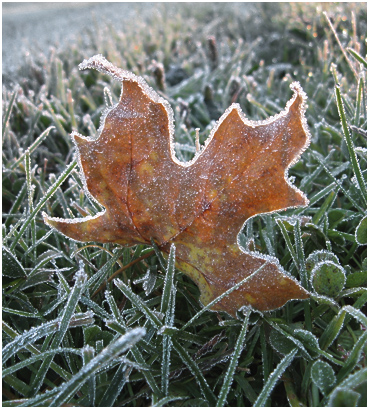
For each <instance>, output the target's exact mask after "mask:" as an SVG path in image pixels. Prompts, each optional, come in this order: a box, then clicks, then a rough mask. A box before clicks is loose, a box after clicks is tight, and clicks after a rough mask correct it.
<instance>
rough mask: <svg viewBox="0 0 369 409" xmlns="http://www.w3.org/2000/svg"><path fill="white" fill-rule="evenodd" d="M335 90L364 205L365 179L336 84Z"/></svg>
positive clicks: (365, 201) (344, 133)
mask: <svg viewBox="0 0 369 409" xmlns="http://www.w3.org/2000/svg"><path fill="white" fill-rule="evenodd" d="M335 91H336V102H337V107H338V112H339V114H340V118H341V125H342V129H343V135H344V137H345V141H346V145H347V149H348V151H349V155H350V160H351V165H352V168H353V170H354V174H355V176H356V180H357V183H358V185H359V191H360V193H361V197H362V199H363V200H364V203H365V205H366V203H367V200H366V191H367V189H366V185H365V181H364V176H363V174H362V172H361V169H360V167H359V162H358V160H357V156H356V152H355V146H354V142H353V140H352V137H351V134H350V131H349V129H348V126H347V120H346V114H345V110H344V108H343V104H342V97H341V90H340V87H339V86H338V85H336V88H335Z"/></svg>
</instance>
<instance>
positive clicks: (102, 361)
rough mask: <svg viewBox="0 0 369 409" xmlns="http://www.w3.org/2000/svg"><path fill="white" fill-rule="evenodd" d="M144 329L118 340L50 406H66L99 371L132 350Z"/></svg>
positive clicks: (82, 371)
mask: <svg viewBox="0 0 369 409" xmlns="http://www.w3.org/2000/svg"><path fill="white" fill-rule="evenodd" d="M145 333H146V331H145V329H144V328H135V329H132V330H131V331H129V332H128V333H127V334H125V335H123V336H121V337H120V338H118V339H117V340H116V341H115V342H113V343H111V344H110V345H108V346H107V347H106V348H104V349H103V350H102V351H101V352H100V353H99V354H98V355H96V356H95V357H94V358H93V359H92V360H91V361H90V362H89V363H88V364H87V365H85V366H84V367H82V369H81V370H80V371H79V372H78V373H76V374H75V375H74V376H73V377H72V379H71V380H70V381H68V382H66V383H65V384H63V385H62V386H61V390H60V392H59V393H58V394H57V396H55V398H54V399H53V401H52V402H51V404H50V406H52V407H58V406H62V405H63V404H66V403H67V402H68V401H69V399H70V398H71V396H73V395H74V394H75V393H76V392H77V390H78V389H79V388H80V387H81V386H82V385H83V384H84V383H85V382H86V381H87V380H88V378H89V377H90V376H91V375H92V374H94V373H96V372H97V371H98V370H100V369H102V368H103V367H105V366H106V365H107V364H109V362H110V361H111V360H113V359H114V358H116V357H118V356H119V355H120V354H122V353H124V352H125V351H127V349H129V348H132V346H133V345H135V344H136V343H137V342H138V341H139V340H140V339H141V338H142V337H143V336H144V335H145Z"/></svg>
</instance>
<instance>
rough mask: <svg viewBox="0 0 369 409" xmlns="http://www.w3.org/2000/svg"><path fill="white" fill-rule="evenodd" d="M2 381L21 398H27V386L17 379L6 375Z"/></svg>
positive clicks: (28, 388) (28, 389) (28, 390)
mask: <svg viewBox="0 0 369 409" xmlns="http://www.w3.org/2000/svg"><path fill="white" fill-rule="evenodd" d="M3 381H4V382H6V383H7V384H8V385H9V386H10V387H11V388H13V389H14V390H15V391H16V392H18V393H19V394H21V395H23V396H27V395H28V394H29V392H30V390H31V388H30V387H29V385H27V384H25V383H24V382H23V381H21V380H20V379H18V378H17V377H15V376H13V375H7V376H5V377H4V378H3Z"/></svg>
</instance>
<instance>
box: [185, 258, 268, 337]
mask: <svg viewBox="0 0 369 409" xmlns="http://www.w3.org/2000/svg"><path fill="white" fill-rule="evenodd" d="M266 264H267V262H265V263H264V264H263V265H262V266H260V267H259V268H258V269H257V270H255V271H254V272H253V273H252V274H250V275H249V276H247V277H245V278H244V279H243V280H241V281H240V282H239V283H237V284H235V285H234V286H233V287H231V288H230V289H229V290H227V291H225V292H224V293H223V294H221V295H220V296H219V297H217V298H215V299H214V300H213V301H212V302H210V303H209V304H208V305H206V306H205V307H204V308H202V309H201V310H200V311H199V312H198V313H196V314H195V315H194V316H193V317H192V318H191V319H190V320H189V321H188V322H187V324H185V325H183V327H182V328H181V329H180V331H183V330H184V329H186V328H187V327H189V326H190V325H191V324H192V323H193V322H194V321H196V320H197V319H198V318H199V317H200V315H202V314H203V313H204V312H205V311H208V310H209V309H210V308H211V307H212V306H213V305H215V304H216V303H217V302H219V301H220V300H222V299H223V298H224V297H227V296H228V295H229V294H231V293H232V292H233V291H235V290H237V288H240V287H241V286H242V285H243V284H245V283H246V282H247V281H248V280H251V278H252V277H254V276H255V275H256V274H258V273H259V271H261V270H262V269H263V268H264V266H265V265H266Z"/></svg>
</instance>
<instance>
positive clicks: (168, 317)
mask: <svg viewBox="0 0 369 409" xmlns="http://www.w3.org/2000/svg"><path fill="white" fill-rule="evenodd" d="M175 252H176V248H175V245H174V244H172V245H171V246H170V252H169V258H168V266H167V269H166V275H165V280H164V289H163V295H162V298H161V305H160V312H161V313H162V314H164V317H165V318H164V325H165V326H172V325H173V323H174V306H175V288H174V283H173V280H174V272H175ZM162 347H163V350H162V363H161V390H162V392H163V394H164V396H166V395H167V394H168V388H169V373H170V352H171V349H172V341H171V339H170V336H169V335H163V344H162Z"/></svg>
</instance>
